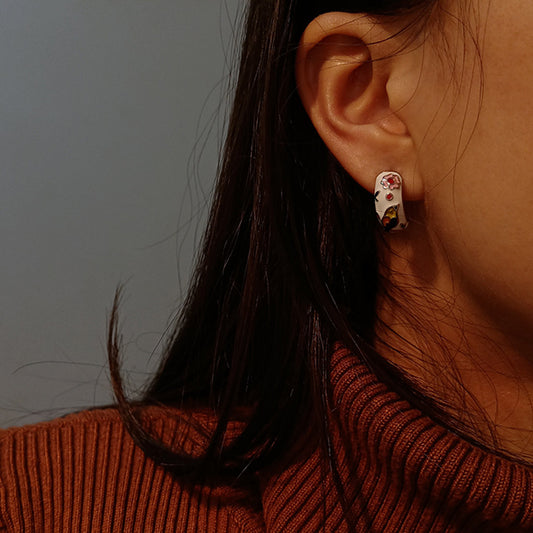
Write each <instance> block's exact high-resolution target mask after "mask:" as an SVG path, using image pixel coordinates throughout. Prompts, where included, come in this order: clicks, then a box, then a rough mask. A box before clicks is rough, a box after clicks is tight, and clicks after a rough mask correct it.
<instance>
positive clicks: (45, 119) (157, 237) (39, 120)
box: [0, 0, 243, 427]
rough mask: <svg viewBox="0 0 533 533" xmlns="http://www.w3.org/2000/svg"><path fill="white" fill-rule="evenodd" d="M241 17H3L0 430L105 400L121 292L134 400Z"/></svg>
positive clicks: (12, 6) (201, 175)
mask: <svg viewBox="0 0 533 533" xmlns="http://www.w3.org/2000/svg"><path fill="white" fill-rule="evenodd" d="M242 4H243V0H46V2H43V1H41V0H33V1H28V0H3V1H2V3H1V4H0V73H1V77H0V172H1V178H0V188H1V189H0V243H1V253H2V260H1V262H0V280H1V291H2V306H1V312H0V347H1V360H0V425H1V426H4V427H5V426H9V425H14V424H16V425H19V424H23V423H29V422H35V421H38V420H43V419H47V418H51V417H55V416H59V415H61V414H64V413H65V412H68V411H71V410H75V409H80V408H84V407H90V406H93V405H97V404H102V403H107V402H109V401H110V400H111V396H110V393H109V390H110V386H109V378H108V372H107V369H106V364H107V363H106V355H105V349H104V343H105V329H106V313H107V312H108V311H109V308H110V305H111V301H112V298H113V293H114V290H115V287H116V286H117V284H118V283H119V282H126V292H125V298H124V301H123V305H122V310H121V318H122V324H123V331H124V338H125V342H126V360H125V363H124V364H125V367H126V369H127V370H128V371H129V376H130V381H131V384H132V388H134V387H135V386H136V385H137V384H139V383H140V382H142V379H143V378H144V377H146V376H147V375H148V373H149V372H150V370H151V369H153V367H154V365H155V363H156V362H157V349H155V354H154V355H153V356H151V354H152V352H153V351H154V348H156V347H157V343H158V340H159V339H160V338H161V335H162V334H163V332H164V330H165V327H166V326H167V324H168V319H169V317H170V316H171V315H172V314H173V312H174V311H175V310H176V309H177V307H178V305H179V302H180V297H181V290H180V285H181V286H185V285H186V280H187V277H188V275H189V271H190V265H191V261H192V257H193V250H194V246H195V243H196V242H197V241H198V238H199V236H200V234H201V230H202V228H203V223H204V219H205V211H206V207H205V206H206V203H207V201H208V198H209V194H210V191H211V187H212V180H213V177H214V173H215V169H216V153H217V146H218V144H219V143H220V139H221V138H222V136H223V123H224V120H223V119H224V107H223V105H222V108H221V110H220V112H219V113H218V114H217V109H218V108H219V107H220V102H221V101H222V102H224V95H225V94H227V86H228V84H227V81H228V80H227V74H228V68H227V63H228V61H229V59H228V58H231V56H232V53H233V52H234V50H233V40H234V39H233V37H232V35H233V33H234V27H233V24H234V22H235V18H236V17H235V13H237V11H238V8H239V7H242ZM202 154H203V155H202ZM200 156H201V157H200ZM179 272H181V284H180V276H179V275H178V273H179Z"/></svg>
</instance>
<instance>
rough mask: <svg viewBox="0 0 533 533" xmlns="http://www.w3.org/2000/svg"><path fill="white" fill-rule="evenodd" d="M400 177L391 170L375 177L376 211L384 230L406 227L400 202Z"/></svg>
mask: <svg viewBox="0 0 533 533" xmlns="http://www.w3.org/2000/svg"><path fill="white" fill-rule="evenodd" d="M402 187H403V182H402V177H401V176H400V174H398V172H393V171H391V170H389V171H387V172H382V173H381V174H380V175H379V176H378V177H377V178H376V186H375V188H374V200H375V201H376V213H377V215H378V219H379V221H380V223H381V226H382V227H383V229H384V230H385V231H386V232H389V231H398V230H402V229H404V228H406V227H407V224H408V222H407V218H406V217H405V212H404V209H403V202H402Z"/></svg>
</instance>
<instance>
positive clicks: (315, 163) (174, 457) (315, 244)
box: [108, 0, 436, 480]
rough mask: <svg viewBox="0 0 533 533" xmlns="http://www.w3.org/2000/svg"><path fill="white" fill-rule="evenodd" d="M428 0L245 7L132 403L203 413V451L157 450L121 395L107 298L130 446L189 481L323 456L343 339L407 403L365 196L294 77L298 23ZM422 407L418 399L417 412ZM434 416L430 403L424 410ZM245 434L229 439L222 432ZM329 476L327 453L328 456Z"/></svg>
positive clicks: (421, 7) (285, 0) (421, 11)
mask: <svg viewBox="0 0 533 533" xmlns="http://www.w3.org/2000/svg"><path fill="white" fill-rule="evenodd" d="M435 4H436V1H435V0H417V1H415V0H380V1H377V0H372V1H370V0H361V1H358V0H350V1H345V0H340V1H333V2H332V1H328V2H326V1H325V0H312V1H308V0H305V1H304V0H250V1H249V3H248V6H247V16H246V27H245V28H246V29H245V32H244V34H243V41H242V49H241V50H242V51H241V56H240V64H239V66H238V79H237V84H236V89H235V97H234V100H235V105H234V106H233V109H232V112H231V117H230V121H229V127H228V133H227V138H226V140H225V147H224V151H223V154H222V164H221V170H220V173H219V176H218V181H217V184H216V190H215V196H214V202H213V205H212V208H211V212H210V216H209V222H208V227H207V230H206V233H205V236H204V239H203V245H202V249H201V253H200V255H199V259H198V263H197V265H196V269H195V273H194V278H193V280H192V283H191V285H190V289H189V291H188V295H187V298H186V301H185V303H184V306H183V309H182V310H181V314H180V317H179V320H178V321H177V324H176V326H175V330H174V333H173V334H172V336H171V338H170V340H169V342H168V346H167V349H166V353H165V356H164V360H163V361H162V363H161V365H160V368H159V370H158V372H157V375H156V376H155V377H154V378H153V380H152V381H151V383H150V384H149V387H148V388H147V391H146V394H145V396H144V397H143V398H142V401H141V402H140V404H141V405H146V404H162V405H168V406H176V407H180V408H184V409H189V408H191V409H194V408H203V409H208V410H210V411H211V412H212V413H213V415H214V416H215V418H216V421H217V424H216V428H215V429H214V431H213V432H212V433H211V434H210V435H209V446H208V447H207V449H206V450H205V453H204V454H203V455H202V456H200V457H189V456H187V455H184V454H180V453H177V452H176V451H173V450H169V449H167V448H166V447H165V446H164V445H163V444H162V443H160V442H158V440H157V439H155V438H154V437H153V436H152V435H151V434H150V433H149V432H148V430H147V429H146V428H144V427H143V424H142V423H141V420H140V417H139V416H138V410H137V407H138V406H139V402H135V403H133V402H132V403H130V402H129V401H128V400H127V399H126V397H125V395H124V392H123V388H122V382H121V378H120V368H119V351H120V342H119V335H118V333H117V327H116V320H117V316H116V315H117V305H118V299H117V300H116V301H115V305H114V307H113V311H112V315H111V320H110V327H109V337H108V349H109V357H110V362H111V374H112V379H113V385H114V388H115V394H116V398H117V403H118V407H119V409H120V411H121V414H122V416H123V418H124V421H125V423H126V425H127V428H128V430H129V432H130V433H131V435H132V436H133V438H134V439H135V441H136V442H137V444H138V445H139V446H140V447H141V448H142V449H143V450H144V451H145V452H146V453H147V454H148V455H149V456H150V457H152V458H153V459H154V460H156V462H159V463H160V464H164V465H165V467H166V468H168V469H169V470H171V471H172V472H174V473H175V474H177V475H182V476H186V477H192V478H193V479H197V480H199V479H211V480H214V479H219V480H224V479H226V480H227V479H231V478H234V477H235V476H236V475H241V474H242V473H244V472H249V473H252V472H257V471H258V470H260V469H261V468H265V467H266V466H267V465H272V464H274V463H276V462H277V461H280V460H282V459H284V458H286V457H287V455H288V454H290V453H291V452H292V451H295V450H297V449H301V446H302V445H303V444H304V443H306V444H310V443H312V445H313V446H315V447H316V446H320V447H322V448H323V449H324V450H326V451H327V450H328V439H329V437H328V434H329V433H328V431H329V430H328V416H327V413H328V406H329V387H330V385H329V376H328V373H329V358H330V356H331V353H332V350H333V346H334V343H336V342H340V343H342V344H344V345H345V346H346V347H347V348H349V349H350V350H352V351H354V352H355V353H357V354H358V355H360V356H361V357H363V358H364V359H365V361H366V362H367V364H368V365H370V366H371V368H372V370H373V371H374V372H375V373H376V374H377V375H378V376H379V377H380V378H381V379H384V380H385V381H386V382H391V383H394V387H396V389H398V388H402V392H403V393H404V394H407V395H409V396H413V397H414V399H415V400H416V393H415V392H412V391H411V390H410V388H409V386H408V385H407V384H406V383H405V381H402V378H401V377H400V376H398V375H397V374H395V371H394V370H393V368H392V367H391V366H390V365H389V364H388V363H387V362H386V361H385V360H384V359H383V358H380V357H379V355H377V354H376V353H374V351H373V350H372V344H373V334H374V326H375V320H376V316H375V315H376V313H375V304H376V297H377V294H378V292H379V291H380V290H381V284H380V279H379V274H378V265H379V257H378V251H377V250H378V246H377V242H376V239H377V238H379V237H377V235H378V232H377V231H376V228H377V220H376V216H375V213H374V198H373V196H372V194H371V193H368V192H367V191H365V190H363V189H362V188H361V187H359V186H358V185H357V184H356V183H355V182H354V181H353V180H352V179H350V178H349V177H348V176H347V174H346V172H345V171H344V170H343V169H342V167H341V166H340V165H339V164H338V163H337V161H336V160H335V159H334V158H333V157H332V156H331V154H330V153H329V151H328V149H327V148H326V146H325V145H324V143H323V142H322V140H321V139H320V138H319V136H318V134H317V133H316V131H315V129H314V128H313V126H312V124H311V122H310V120H309V118H308V116H307V114H306V113H305V111H304V109H303V107H302V104H301V102H300V99H299V96H298V92H297V89H296V81H295V76H294V63H295V56H296V51H297V48H298V43H299V40H300V38H301V35H302V33H303V32H304V30H305V28H306V26H307V25H308V24H309V23H310V22H311V21H312V20H313V19H314V18H315V17H316V16H318V15H320V14H321V13H324V12H326V11H348V12H353V13H367V14H370V15H375V16H404V15H407V14H410V15H412V14H415V19H416V23H414V24H413V22H412V21H413V17H412V16H410V17H409V18H408V20H409V21H410V22H409V24H410V25H411V26H410V28H412V29H413V31H415V27H416V26H417V24H418V23H420V24H423V22H424V21H425V20H426V19H427V18H428V17H429V14H430V13H431V10H432V8H433V7H434V5H435ZM421 401H423V400H420V401H419V402H418V403H419V404H420V402H421ZM427 408H428V409H429V407H427ZM236 418H239V419H241V420H242V422H243V426H242V427H243V429H242V432H241V433H240V434H239V436H238V437H237V438H235V439H233V440H232V441H231V442H226V441H225V433H226V428H227V425H228V423H229V422H230V421H232V420H235V419H236ZM329 461H330V467H331V468H332V469H333V470H334V468H335V457H329Z"/></svg>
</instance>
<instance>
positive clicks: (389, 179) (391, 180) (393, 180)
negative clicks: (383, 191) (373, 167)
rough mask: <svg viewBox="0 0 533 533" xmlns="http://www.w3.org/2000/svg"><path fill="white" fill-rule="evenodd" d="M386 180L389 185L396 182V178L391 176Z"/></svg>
mask: <svg viewBox="0 0 533 533" xmlns="http://www.w3.org/2000/svg"><path fill="white" fill-rule="evenodd" d="M387 181H388V182H389V185H394V184H395V183H396V180H395V179H394V178H393V177H392V176H391V177H390V178H388V179H387Z"/></svg>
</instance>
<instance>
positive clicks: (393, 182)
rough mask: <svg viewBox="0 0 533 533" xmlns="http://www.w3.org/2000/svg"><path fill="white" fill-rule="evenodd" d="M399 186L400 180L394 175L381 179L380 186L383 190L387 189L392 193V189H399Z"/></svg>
mask: <svg viewBox="0 0 533 533" xmlns="http://www.w3.org/2000/svg"><path fill="white" fill-rule="evenodd" d="M400 185H401V181H400V178H399V177H398V176H397V175H396V174H387V175H386V176H383V178H381V186H382V187H383V188H384V189H389V190H390V191H393V190H394V189H399V188H400Z"/></svg>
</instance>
